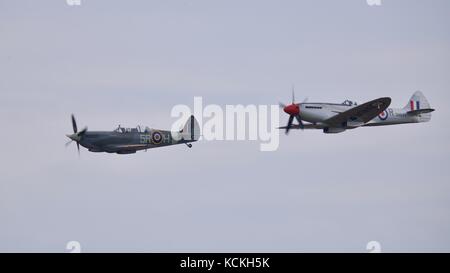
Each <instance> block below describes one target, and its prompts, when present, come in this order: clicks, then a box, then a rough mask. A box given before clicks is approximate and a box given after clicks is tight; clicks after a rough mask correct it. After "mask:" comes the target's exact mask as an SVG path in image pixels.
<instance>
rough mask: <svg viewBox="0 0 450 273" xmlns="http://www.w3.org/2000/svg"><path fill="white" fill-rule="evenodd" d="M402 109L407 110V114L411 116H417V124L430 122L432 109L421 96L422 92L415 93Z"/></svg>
mask: <svg viewBox="0 0 450 273" xmlns="http://www.w3.org/2000/svg"><path fill="white" fill-rule="evenodd" d="M403 109H405V110H407V111H408V112H407V114H408V115H411V116H417V117H418V118H419V120H418V121H419V122H427V121H430V120H431V112H433V111H434V109H432V108H431V106H430V103H429V102H428V100H427V98H425V96H424V95H423V93H422V92H420V91H417V92H415V93H414V94H413V95H412V97H411V99H410V100H409V102H408V104H407V105H406V106H405V107H403Z"/></svg>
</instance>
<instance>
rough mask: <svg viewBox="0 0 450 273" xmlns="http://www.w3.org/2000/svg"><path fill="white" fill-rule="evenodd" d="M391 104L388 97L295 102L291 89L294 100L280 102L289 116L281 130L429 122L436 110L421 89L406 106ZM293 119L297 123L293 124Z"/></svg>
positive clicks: (335, 130) (327, 130)
mask: <svg viewBox="0 0 450 273" xmlns="http://www.w3.org/2000/svg"><path fill="white" fill-rule="evenodd" d="M390 104H391V98H389V97H385V98H379V99H375V100H372V101H369V102H366V103H364V104H361V105H358V104H357V103H356V102H353V101H349V100H346V101H344V102H343V103H311V102H306V101H304V102H302V103H295V97H294V90H292V103H291V104H290V105H285V104H282V103H280V107H281V108H283V110H284V112H285V113H286V114H288V115H289V121H288V124H287V125H286V126H283V127H279V129H285V130H286V134H287V133H289V130H290V129H320V130H323V132H324V133H326V134H336V133H341V132H344V131H345V130H348V129H355V128H358V127H362V126H383V125H394V124H404V123H419V122H428V121H430V120H431V112H433V111H434V109H432V108H431V107H430V104H429V103H428V101H427V99H426V98H425V96H424V95H423V94H422V92H420V91H417V92H415V93H414V94H413V96H412V97H411V99H410V100H409V101H408V103H407V104H406V106H405V107H403V108H388V107H389V105H390ZM294 119H296V120H297V122H298V124H293V122H294Z"/></svg>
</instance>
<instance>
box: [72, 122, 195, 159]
mask: <svg viewBox="0 0 450 273" xmlns="http://www.w3.org/2000/svg"><path fill="white" fill-rule="evenodd" d="M72 127H73V134H69V135H67V137H68V138H70V139H71V140H70V141H69V142H68V143H67V144H66V146H67V145H69V144H70V143H71V142H72V141H75V142H76V143H77V148H78V153H79V152H80V145H81V146H83V147H85V148H86V149H88V150H89V151H90V152H106V153H117V154H133V153H136V151H139V150H147V149H152V148H158V147H163V146H169V145H176V144H186V145H187V146H188V147H189V148H191V147H192V144H191V142H195V141H197V140H198V139H199V138H200V128H199V125H198V122H197V120H196V119H195V118H194V116H191V117H190V118H189V120H188V121H187V122H186V124H185V125H184V127H183V128H182V129H181V130H179V131H175V132H173V131H165V130H158V129H151V128H148V127H146V128H145V129H144V130H142V129H141V128H140V127H139V126H138V127H136V128H122V127H120V125H119V127H118V128H117V129H115V130H113V131H92V132H91V131H88V129H87V127H85V128H84V129H83V130H81V131H78V127H77V122H76V121H75V117H74V115H72Z"/></svg>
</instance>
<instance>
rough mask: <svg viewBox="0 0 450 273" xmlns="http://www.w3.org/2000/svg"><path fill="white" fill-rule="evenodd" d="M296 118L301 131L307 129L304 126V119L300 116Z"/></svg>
mask: <svg viewBox="0 0 450 273" xmlns="http://www.w3.org/2000/svg"><path fill="white" fill-rule="evenodd" d="M295 118H296V119H297V121H298V125H299V127H300V129H302V130H303V129H304V128H305V125H303V121H302V118H301V117H300V115H296V116H295Z"/></svg>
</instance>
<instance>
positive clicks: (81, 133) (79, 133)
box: [77, 127, 88, 136]
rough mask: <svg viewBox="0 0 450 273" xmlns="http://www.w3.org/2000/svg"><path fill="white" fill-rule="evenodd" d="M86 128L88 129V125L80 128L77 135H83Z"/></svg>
mask: <svg viewBox="0 0 450 273" xmlns="http://www.w3.org/2000/svg"><path fill="white" fill-rule="evenodd" d="M87 129H88V127H84V128H83V130H81V131H79V132H78V133H77V135H79V136H82V135H84V133H86V132H87Z"/></svg>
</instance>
